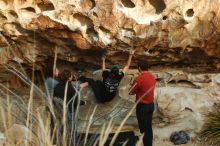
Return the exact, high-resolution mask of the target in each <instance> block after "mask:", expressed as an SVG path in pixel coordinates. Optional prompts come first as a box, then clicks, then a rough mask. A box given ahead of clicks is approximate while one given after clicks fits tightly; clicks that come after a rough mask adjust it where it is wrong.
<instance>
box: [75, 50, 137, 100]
mask: <svg viewBox="0 0 220 146" xmlns="http://www.w3.org/2000/svg"><path fill="white" fill-rule="evenodd" d="M134 52H135V51H134V50H132V51H130V55H129V58H128V61H127V64H126V66H125V67H124V68H123V70H122V71H121V72H120V71H119V67H118V66H116V65H114V66H112V68H111V70H110V71H109V70H106V66H105V56H104V57H102V77H103V80H102V81H100V80H97V81H95V80H93V79H91V78H86V77H84V76H81V77H79V80H80V81H81V82H83V83H85V82H88V84H89V85H90V86H91V87H92V89H93V92H94V94H95V97H96V99H97V100H98V102H101V103H104V102H108V101H111V100H112V99H113V98H114V97H115V95H116V93H117V89H118V86H119V84H120V81H121V79H122V78H123V77H124V74H125V73H126V72H127V71H128V69H129V66H130V64H131V59H132V56H133V54H134Z"/></svg>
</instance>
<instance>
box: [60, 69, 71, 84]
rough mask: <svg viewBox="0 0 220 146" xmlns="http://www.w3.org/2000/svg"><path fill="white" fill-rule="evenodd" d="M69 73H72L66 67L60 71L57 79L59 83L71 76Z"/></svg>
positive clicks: (64, 81)
mask: <svg viewBox="0 0 220 146" xmlns="http://www.w3.org/2000/svg"><path fill="white" fill-rule="evenodd" d="M71 75H72V73H71V71H70V70H68V69H65V70H63V71H62V72H61V74H60V76H59V81H60V82H61V83H66V82H67V81H68V80H69V78H70V77H71Z"/></svg>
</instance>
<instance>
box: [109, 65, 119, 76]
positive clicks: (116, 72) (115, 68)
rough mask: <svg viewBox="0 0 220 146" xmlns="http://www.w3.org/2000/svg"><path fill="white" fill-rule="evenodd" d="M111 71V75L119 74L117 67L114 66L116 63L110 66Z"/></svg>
mask: <svg viewBox="0 0 220 146" xmlns="http://www.w3.org/2000/svg"><path fill="white" fill-rule="evenodd" d="M111 73H112V74H113V75H118V74H119V67H118V66H116V65H114V66H112V68H111Z"/></svg>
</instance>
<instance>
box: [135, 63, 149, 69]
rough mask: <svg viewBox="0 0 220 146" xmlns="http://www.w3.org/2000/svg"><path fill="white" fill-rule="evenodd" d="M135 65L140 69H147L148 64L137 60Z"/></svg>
mask: <svg viewBox="0 0 220 146" xmlns="http://www.w3.org/2000/svg"><path fill="white" fill-rule="evenodd" d="M137 67H138V68H140V69H141V70H142V71H147V70H148V69H149V64H148V63H147V62H144V61H138V62H137Z"/></svg>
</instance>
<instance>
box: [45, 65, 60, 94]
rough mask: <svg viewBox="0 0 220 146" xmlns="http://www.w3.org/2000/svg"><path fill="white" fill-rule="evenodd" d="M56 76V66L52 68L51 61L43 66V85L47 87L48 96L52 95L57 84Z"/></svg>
mask: <svg viewBox="0 0 220 146" xmlns="http://www.w3.org/2000/svg"><path fill="white" fill-rule="evenodd" d="M58 76H59V70H58V68H56V67H55V68H54V65H53V62H50V63H48V65H47V66H46V68H45V77H46V79H45V86H46V89H47V95H48V97H53V92H54V87H55V86H56V85H57V84H58V80H57V77H58Z"/></svg>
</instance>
